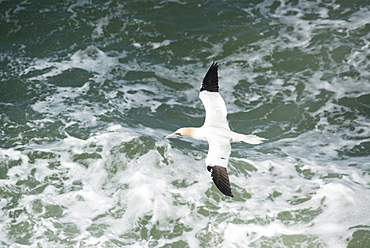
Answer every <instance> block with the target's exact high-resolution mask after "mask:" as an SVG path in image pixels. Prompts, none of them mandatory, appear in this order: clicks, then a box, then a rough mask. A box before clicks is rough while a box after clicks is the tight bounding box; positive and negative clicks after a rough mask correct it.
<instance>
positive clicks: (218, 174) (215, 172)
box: [207, 165, 234, 197]
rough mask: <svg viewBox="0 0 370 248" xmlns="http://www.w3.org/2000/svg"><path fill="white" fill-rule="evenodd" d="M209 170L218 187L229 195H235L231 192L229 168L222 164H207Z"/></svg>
mask: <svg viewBox="0 0 370 248" xmlns="http://www.w3.org/2000/svg"><path fill="white" fill-rule="evenodd" d="M207 169H208V171H210V172H211V177H212V180H213V182H214V183H215V185H216V187H217V188H218V189H219V190H220V191H221V192H222V193H223V194H224V195H227V196H231V197H234V195H233V193H231V188H230V181H229V175H228V174H227V169H226V168H225V167H222V166H218V165H215V166H209V165H208V166H207Z"/></svg>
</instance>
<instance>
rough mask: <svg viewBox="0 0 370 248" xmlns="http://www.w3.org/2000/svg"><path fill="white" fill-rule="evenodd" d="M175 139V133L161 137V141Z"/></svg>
mask: <svg viewBox="0 0 370 248" xmlns="http://www.w3.org/2000/svg"><path fill="white" fill-rule="evenodd" d="M176 137H177V135H176V133H171V134H170V135H167V136H165V137H163V139H170V138H176Z"/></svg>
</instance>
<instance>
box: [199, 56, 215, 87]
mask: <svg viewBox="0 0 370 248" xmlns="http://www.w3.org/2000/svg"><path fill="white" fill-rule="evenodd" d="M217 69H218V64H217V62H213V63H212V65H211V67H210V68H209V69H208V71H207V73H206V75H205V76H204V79H203V83H202V87H201V88H200V91H203V90H206V91H210V92H218V74H217Z"/></svg>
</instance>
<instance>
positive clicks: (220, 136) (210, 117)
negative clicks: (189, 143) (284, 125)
mask: <svg viewBox="0 0 370 248" xmlns="http://www.w3.org/2000/svg"><path fill="white" fill-rule="evenodd" d="M217 68H218V64H217V63H212V65H211V67H210V68H209V70H208V72H207V74H206V75H205V77H204V79H203V84H202V87H201V88H200V93H199V98H200V100H201V101H202V102H203V105H204V108H205V110H206V117H205V121H204V124H203V126H201V127H195V128H194V127H183V128H180V129H178V130H176V131H175V132H174V133H172V134H170V135H167V136H166V137H165V139H167V138H176V137H191V138H194V139H197V140H204V141H208V144H209V149H208V154H207V157H206V159H205V161H206V166H207V170H208V171H209V172H211V177H212V180H213V182H214V183H215V185H216V186H217V188H218V189H219V190H220V191H221V192H222V193H223V194H225V195H227V196H231V197H233V196H234V195H233V193H232V192H231V188H230V181H229V175H228V174H227V169H226V168H227V164H228V161H229V157H230V153H231V145H230V143H231V142H245V143H249V144H260V143H262V141H263V140H266V139H264V138H261V137H259V136H257V135H245V134H240V133H236V132H233V131H231V130H230V127H229V123H228V121H227V119H226V116H227V109H226V105H225V102H224V99H223V98H222V97H221V95H220V93H218V88H219V87H218V75H217Z"/></svg>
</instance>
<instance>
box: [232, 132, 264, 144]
mask: <svg viewBox="0 0 370 248" xmlns="http://www.w3.org/2000/svg"><path fill="white" fill-rule="evenodd" d="M264 140H267V139H265V138H262V137H259V136H257V135H253V134H249V135H245V134H239V141H237V142H245V143H248V144H254V145H256V144H261V143H262V142H263V141H264Z"/></svg>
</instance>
